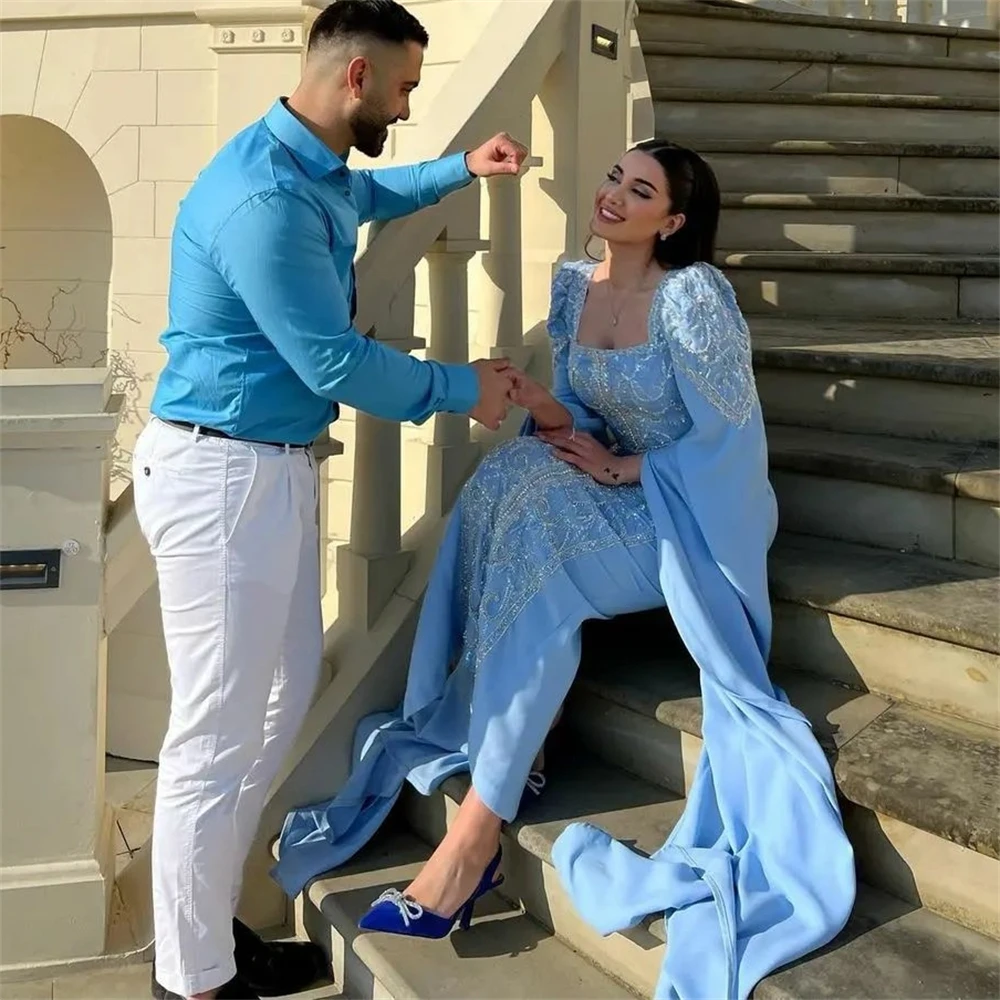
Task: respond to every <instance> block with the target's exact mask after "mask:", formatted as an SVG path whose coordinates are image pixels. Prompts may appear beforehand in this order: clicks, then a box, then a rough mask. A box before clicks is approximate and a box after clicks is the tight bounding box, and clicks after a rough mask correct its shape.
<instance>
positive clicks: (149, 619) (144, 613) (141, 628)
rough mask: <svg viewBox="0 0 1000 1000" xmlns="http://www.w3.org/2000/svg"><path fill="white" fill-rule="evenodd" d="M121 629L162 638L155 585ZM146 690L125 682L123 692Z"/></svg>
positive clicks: (165, 687)
mask: <svg viewBox="0 0 1000 1000" xmlns="http://www.w3.org/2000/svg"><path fill="white" fill-rule="evenodd" d="M119 628H120V629H121V630H122V631H123V632H131V633H132V634H133V635H140V636H148V637H152V638H162V636H163V619H162V616H161V612H160V595H159V592H158V590H157V588H156V586H155V584H154V585H153V586H152V587H150V588H149V589H148V590H147V591H146V593H145V594H143V595H142V596H141V597H140V598H139V599H138V600H137V601H136V602H135V604H134V605H133V607H132V610H131V611H129V613H128V614H127V615H126V616H125V617H124V618H123V619H122V622H121V625H119ZM116 631H117V629H116ZM145 688H146V685H145V684H139V685H136V684H134V683H131V682H125V685H124V688H123V690H126V691H132V692H141V691H143V690H145ZM150 693H151V694H157V695H162V694H169V693H170V685H169V684H163V683H157V685H155V686H154V687H153V689H152V690H151V692H150ZM133 808H135V807H133Z"/></svg>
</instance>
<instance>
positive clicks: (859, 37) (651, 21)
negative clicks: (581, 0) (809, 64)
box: [636, 14, 948, 56]
mask: <svg viewBox="0 0 1000 1000" xmlns="http://www.w3.org/2000/svg"><path fill="white" fill-rule="evenodd" d="M636 23H637V27H638V29H639V33H640V35H642V37H643V39H644V40H645V41H657V42H704V43H707V44H710V45H713V46H719V47H721V46H727V47H728V46H733V47H740V48H748V47H760V48H770V49H774V48H781V49H805V50H817V49H818V50H820V51H823V50H827V51H828V50H830V49H833V50H835V51H837V52H844V53H848V52H849V53H861V52H897V53H900V54H910V55H914V56H918V55H926V56H944V55H947V54H948V38H947V36H945V35H941V36H938V35H915V34H908V33H906V32H902V31H901V32H898V33H896V32H893V33H891V34H890V33H887V32H881V31H877V32H876V31H856V30H854V29H852V28H837V29H831V28H829V27H827V26H825V25H818V24H793V23H788V24H778V23H775V22H773V21H747V20H737V19H732V20H729V19H723V18H716V17H699V16H698V15H697V14H695V15H693V16H690V17H688V16H684V15H677V16H671V17H659V16H657V15H655V14H640V15H639V17H638V18H637V21H636Z"/></svg>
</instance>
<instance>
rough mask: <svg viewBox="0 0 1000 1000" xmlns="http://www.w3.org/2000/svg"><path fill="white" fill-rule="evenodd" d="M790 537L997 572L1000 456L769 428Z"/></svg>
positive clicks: (971, 448) (965, 447) (981, 449)
mask: <svg viewBox="0 0 1000 1000" xmlns="http://www.w3.org/2000/svg"><path fill="white" fill-rule="evenodd" d="M767 436H768V449H769V455H770V466H771V483H772V485H773V486H774V489H775V493H776V494H777V497H778V508H779V520H780V523H781V525H782V527H783V528H784V529H785V530H787V531H792V532H795V533H797V534H805V535H816V536H821V537H824V538H835V539H842V540H844V541H848V542H858V543H861V544H863V545H871V546H875V547H878V548H886V549H892V550H894V551H897V552H900V551H901V552H921V553H924V554H925V555H931V556H939V557H941V558H944V559H960V560H963V561H965V562H970V563H975V564H977V565H980V566H989V567H993V568H996V567H998V566H1000V452H998V449H997V448H996V447H995V446H993V447H991V446H984V445H975V444H953V443H950V442H937V441H919V440H910V439H906V438H893V437H886V436H884V435H875V434H844V433H840V432H837V431H826V430H820V429H817V428H811V427H785V426H782V425H780V424H778V425H771V426H770V427H769V428H768V435H767Z"/></svg>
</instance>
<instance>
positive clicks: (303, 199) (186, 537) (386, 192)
mask: <svg viewBox="0 0 1000 1000" xmlns="http://www.w3.org/2000/svg"><path fill="white" fill-rule="evenodd" d="M427 41H428V38H427V33H426V32H425V31H424V29H423V27H422V26H421V25H420V23H419V22H418V21H417V20H416V19H415V18H414V17H412V16H411V15H410V14H409V13H408V12H407V11H406V10H405V9H404V8H403V7H401V6H400V5H398V4H396V3H394V2H392V0H337V2H335V3H333V4H332V5H330V6H329V7H327V8H326V9H325V10H324V11H323V12H322V13H321V14H320V15H319V16H318V18H317V19H316V22H315V25H314V27H313V30H312V33H311V35H310V40H309V46H308V53H307V60H306V65H305V69H304V72H303V76H302V79H301V82H300V84H299V86H298V87H297V89H296V90H295V92H294V93H293V94H292V95H291V97H289V98H288V99H280V100H278V101H276V102H275V104H274V105H273V107H272V108H271V109H270V111H269V112H268V113H267V115H266V116H265V117H264V118H262V119H261V120H259V121H257V122H256V123H254V124H253V125H251V126H250V127H248V128H247V129H245V130H244V131H243V132H241V133H240V134H239V135H237V136H236V137H235V138H233V139H232V140H231V141H230V142H229V143H227V144H226V145H225V146H224V147H223V148H222V149H221V150H220V151H219V153H218V154H217V155H216V156H215V158H214V159H213V160H212V162H211V163H210V164H209V165H208V167H207V168H206V169H205V170H204V171H203V172H202V173H201V175H200V176H199V178H198V179H197V181H196V182H195V184H194V186H193V187H192V189H191V191H190V192H189V194H188V195H187V197H186V198H185V199H184V202H183V203H182V205H181V207H180V211H179V214H178V217H177V222H176V225H175V228H174V234H173V250H172V263H171V276H170V300H169V324H168V328H167V330H166V331H165V333H164V334H163V337H162V343H163V344H164V346H165V347H166V349H167V352H168V355H169V357H168V360H167V363H166V366H165V368H164V370H163V373H162V374H161V376H160V379H159V383H158V385H157V388H156V393H155V396H154V398H153V402H152V406H151V410H152V413H153V419H152V420H151V421H150V424H149V425H148V426H147V428H146V429H145V430H144V431H143V433H142V435H141V436H140V439H139V441H138V442H137V445H136V448H135V453H134V462H133V465H134V482H135V497H136V512H137V515H138V519H139V523H140V524H141V526H142V530H143V533H144V535H145V537H146V538H147V539H148V540H149V543H150V548H151V550H152V552H153V555H154V557H155V560H156V568H157V576H158V580H159V587H160V602H161V608H162V615H163V629H164V637H165V640H166V647H167V655H168V660H169V664H170V676H171V689H172V701H171V711H170V723H169V727H168V731H167V735H166V738H165V740H164V744H163V748H162V751H161V755H160V770H159V778H158V788H157V801H156V810H155V816H154V824H153V905H154V917H155V928H156V963H155V966H154V969H153V984H152V989H153V993H154V996H158V997H174V996H179V997H187V998H191V997H194V998H202V997H215V996H218V997H257V996H262V995H268V996H273V995H277V994H285V993H290V992H293V991H294V990H296V989H299V988H301V987H303V986H304V985H307V984H308V982H310V981H312V980H314V979H315V978H316V977H317V974H321V973H322V971H323V969H324V959H323V955H322V952H321V951H319V949H318V948H316V947H315V946H313V945H309V944H286V945H273V944H272V945H265V944H264V943H263V942H262V941H261V940H260V939H259V938H258V937H257V936H256V935H255V934H253V933H252V932H251V931H250V930H249V928H247V927H245V926H244V925H243V924H241V923H240V922H239V921H236V920H235V919H234V916H233V915H234V912H235V908H236V903H237V900H238V898H239V893H240V880H241V875H242V869H243V864H244V861H245V859H246V856H247V853H248V851H249V847H250V845H251V843H252V840H253V838H254V834H255V831H256V827H257V824H258V822H259V819H260V814H261V810H262V807H263V802H264V797H265V795H266V793H267V790H268V786H269V785H270V784H271V782H272V781H273V779H274V777H275V775H276V773H277V771H278V768H279V766H280V764H281V762H282V758H283V757H284V755H285V754H286V753H287V751H288V749H289V747H290V746H291V743H292V741H293V739H294V738H295V736H296V733H297V731H298V729H299V727H300V725H301V723H302V721H303V719H304V717H305V714H306V711H307V709H308V706H309V704H310V700H311V698H312V695H313V694H314V691H315V686H316V683H317V679H318V675H319V667H320V659H321V647H322V634H321V632H322V626H321V619H320V607H319V558H318V538H317V529H316V524H315V506H316V500H317V492H316V491H317V482H316V469H315V465H314V462H313V456H312V452H311V449H310V447H309V444H310V442H311V441H313V440H314V439H315V438H316V437H317V435H318V434H319V433H320V432H321V431H322V430H323V429H324V428H325V427H326V426H327V425H328V424H329V423H330V422H331V420H333V419H335V418H336V415H337V412H338V409H337V403H338V402H341V403H346V404H349V405H351V406H354V407H357V408H359V409H361V410H364V411H366V412H368V413H372V414H375V415H376V416H379V417H383V418H386V419H393V420H412V421H417V422H420V421H424V420H426V419H427V418H428V417H429V416H430V415H431V414H433V413H435V412H441V411H444V412H451V413H468V414H469V415H470V416H471V417H472V418H474V419H475V420H477V421H479V422H480V423H482V424H484V425H485V426H487V427H489V428H496V427H498V426H499V424H500V422H501V420H502V419H503V417H504V416H505V414H506V410H507V406H508V402H509V400H508V393H509V390H510V388H511V384H512V370H511V369H510V368H509V366H508V365H507V363H506V362H504V361H478V362H475V363H474V364H472V365H446V364H440V363H437V362H432V361H426V362H425V361H418V360H416V359H415V358H412V357H410V356H408V355H404V354H402V353H400V352H398V351H395V350H393V349H391V348H389V347H386V346H385V345H384V344H380V343H378V342H377V341H376V340H374V339H370V338H366V337H364V336H362V335H361V334H360V333H359V332H358V331H357V330H355V329H354V328H353V326H352V320H353V315H354V307H353V306H354V300H355V291H354V275H353V267H352V260H353V257H354V254H355V248H356V243H357V228H358V224H359V221H366V220H368V219H387V218H392V217H395V216H400V215H404V214H406V213H409V212H412V211H415V210H417V209H420V208H422V207H424V206H427V205H430V204H433V203H435V202H437V201H438V200H440V199H441V198H442V197H444V196H445V195H447V194H448V193H450V192H452V191H455V190H457V189H459V188H461V187H463V186H465V185H466V184H469V183H471V181H472V180H473V179H474V178H475V177H488V176H492V175H496V174H511V175H513V174H516V173H517V172H518V170H519V168H520V166H521V164H522V163H523V160H524V157H525V155H526V153H527V150H526V149H525V148H524V147H523V146H521V145H520V144H518V143H516V142H514V141H513V140H512V139H510V138H509V137H507V136H506V135H501V136H497V137H496V138H494V139H492V140H490V141H489V142H487V143H486V144H485V145H483V146H481V147H479V148H478V149H475V150H473V151H471V152H469V153H466V154H462V153H460V154H457V155H454V156H449V157H445V158H443V159H441V160H438V161H435V162H432V163H425V164H420V165H418V166H414V167H397V168H391V169H387V170H379V171H364V170H357V171H351V170H348V168H347V166H346V163H345V161H346V158H347V154H348V152H349V150H350V148H351V147H356V148H357V149H359V150H361V151H362V152H363V153H365V154H367V155H369V156H377V155H378V154H379V153H380V152H381V151H382V149H383V147H384V145H385V141H386V137H387V135H388V127H389V126H390V125H391V124H393V123H394V122H397V121H405V120H406V119H407V118H408V117H409V98H410V93H411V92H412V91H413V90H414V88H416V86H417V84H418V82H419V79H420V70H421V64H422V60H423V51H424V48H425V46H426V45H427Z"/></svg>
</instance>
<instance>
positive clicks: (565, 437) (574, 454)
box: [537, 431, 642, 486]
mask: <svg viewBox="0 0 1000 1000" xmlns="http://www.w3.org/2000/svg"><path fill="white" fill-rule="evenodd" d="M537 436H538V437H539V438H540V439H541V440H542V441H544V442H545V443H546V444H550V445H552V448H553V450H554V451H555V453H556V456H557V457H558V458H561V459H562V460H563V461H564V462H568V463H569V464H570V465H575V466H576V467H577V468H578V469H581V470H582V471H583V472H586V473H587V475H589V476H591V477H592V478H593V479H595V480H597V482H599V483H602V484H603V485H604V486H622V485H624V484H625V483H637V482H639V475H640V472H641V469H642V456H641V455H613V454H612V453H611V452H610V451H608V449H607V448H605V447H604V445H603V444H601V443H600V441H598V440H597V439H596V438H595V437H593V436H592V435H590V434H587V433H586V432H585V431H570V432H569V433H567V432H565V431H539V432H538V435H537Z"/></svg>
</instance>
